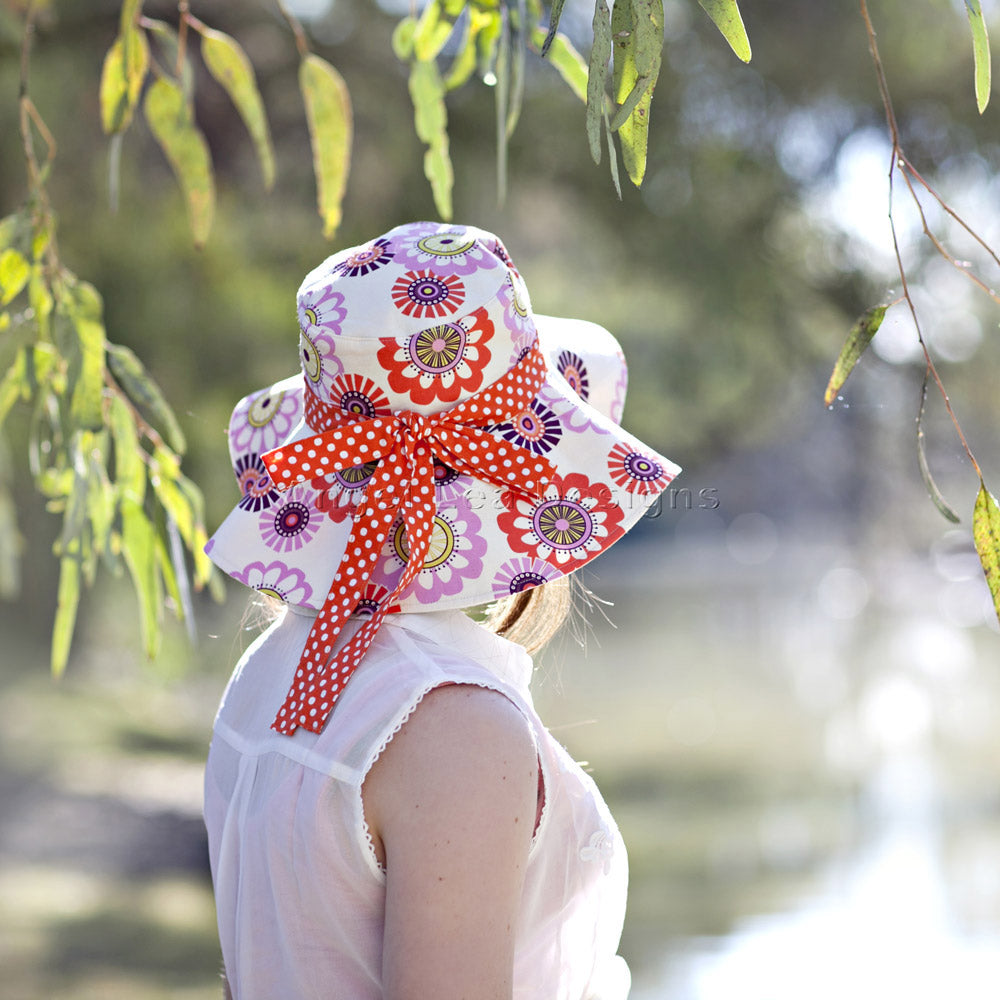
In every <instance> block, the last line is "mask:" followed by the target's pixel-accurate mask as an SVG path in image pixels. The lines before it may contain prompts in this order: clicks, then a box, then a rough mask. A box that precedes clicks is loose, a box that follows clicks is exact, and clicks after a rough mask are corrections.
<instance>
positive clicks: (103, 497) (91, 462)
mask: <svg viewBox="0 0 1000 1000" xmlns="http://www.w3.org/2000/svg"><path fill="white" fill-rule="evenodd" d="M91 438H92V441H91V443H90V446H89V447H87V448H86V449H85V455H86V459H87V471H88V476H89V480H90V489H89V490H88V492H87V517H88V519H89V520H90V528H91V532H92V534H93V546H94V550H95V551H96V552H99V553H102V554H103V553H105V551H106V549H107V547H108V541H109V539H110V537H111V526H112V524H113V523H114V519H115V489H114V487H113V486H112V485H111V480H110V479H108V471H107V456H106V451H107V433H106V432H105V433H101V434H94V435H91Z"/></svg>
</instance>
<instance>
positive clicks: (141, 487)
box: [108, 396, 146, 505]
mask: <svg viewBox="0 0 1000 1000" xmlns="http://www.w3.org/2000/svg"><path fill="white" fill-rule="evenodd" d="M108 426H109V427H110V429H111V438H112V440H113V441H114V445H115V492H116V494H117V495H118V497H119V498H120V499H121V500H122V501H123V502H124V501H125V500H128V501H130V502H132V503H137V504H140V505H141V504H142V501H143V498H144V497H145V496H146V466H145V463H144V462H143V451H142V448H140V446H139V435H138V433H137V432H136V428H135V422H134V420H133V419H132V412H131V411H130V410H129V408H128V404H127V403H125V401H124V400H123V399H121V398H120V397H118V396H113V397H112V399H111V405H110V406H109V407H108Z"/></svg>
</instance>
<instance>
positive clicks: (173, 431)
mask: <svg viewBox="0 0 1000 1000" xmlns="http://www.w3.org/2000/svg"><path fill="white" fill-rule="evenodd" d="M107 350H108V367H110V369H111V373H112V374H113V375H114V377H115V379H116V380H117V381H118V384H119V385H120V386H121V387H122V388H123V389H124V390H125V392H126V393H128V397H129V399H131V400H132V402H133V403H135V405H136V406H137V407H138V408H139V409H140V410H142V411H143V412H144V413H145V414H146V415H147V416H148V417H149V418H150V420H151V421H152V422H153V424H155V425H156V427H157V428H158V429H159V430H160V431H162V432H163V435H164V436H165V437H166V439H167V443H168V444H169V445H170V447H171V448H173V449H174V451H176V452H178V453H180V454H183V453H184V451H186V450H187V443H186V441H185V440H184V432H183V431H182V430H181V426H180V424H179V423H178V422H177V417H176V416H175V415H174V411H173V409H172V408H171V406H170V404H169V403H168V402H167V399H166V397H165V396H164V395H163V390H162V389H160V387H159V385H157V383H156V381H155V380H154V379H153V377H152V375H150V374H149V372H148V371H147V370H146V367H145V365H143V363H142V362H141V361H140V360H139V358H138V357H136V355H135V353H134V352H133V351H131V350H130V349H129V348H127V347H125V346H123V345H122V344H108V345H107Z"/></svg>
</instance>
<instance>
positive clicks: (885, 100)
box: [859, 0, 996, 479]
mask: <svg viewBox="0 0 1000 1000" xmlns="http://www.w3.org/2000/svg"><path fill="white" fill-rule="evenodd" d="M859 4H860V6H861V17H862V19H863V20H864V23H865V30H866V31H867V33H868V49H869V51H870V52H871V57H872V62H873V64H874V66H875V76H876V78H877V80H878V89H879V94H880V96H881V98H882V107H883V108H884V110H885V117H886V122H887V124H888V127H889V135H890V138H891V139H892V162H891V163H890V164H889V228H890V231H891V232H892V247H893V252H894V254H895V257H896V267H897V270H898V271H899V278H900V281H901V282H902V287H903V296H902V297H903V298H904V299H905V300H906V304H907V306H908V308H909V310H910V316H911V317H912V319H913V326H914V329H915V330H916V333H917V341H918V342H919V344H920V349H921V351H922V352H923V355H924V362H925V364H926V366H927V372H926V374H928V375H930V377H931V378H932V379H933V380H934V384H935V386H937V390H938V392H939V393H940V395H941V398H942V400H943V401H944V406H945V410H946V411H947V413H948V417H949V418H950V420H951V423H952V426H953V427H954V428H955V433H956V435H957V436H958V439H959V441H960V442H961V444H962V449H963V450H964V451H965V454H966V456H967V457H968V459H969V462H970V463H971V464H972V467H973V468H974V469H975V470H976V473H977V475H978V476H979V478H980V479H982V475H983V474H982V471H981V469H980V468H979V463H978V462H977V461H976V458H975V456H974V455H973V454H972V449H971V448H970V447H969V443H968V441H967V440H966V437H965V433H964V431H963V430H962V426H961V424H960V423H959V422H958V417H957V416H956V415H955V411H954V409H953V408H952V405H951V400H950V399H949V398H948V393H947V392H946V391H945V387H944V382H943V381H942V380H941V376H940V374H939V373H938V370H937V367H936V366H935V364H934V359H933V358H932V357H931V353H930V350H929V349H928V347H927V342H926V341H925V340H924V335H923V332H922V331H921V328H920V319H919V317H918V316H917V308H916V305H915V304H914V302H913V297H912V296H911V295H910V287H909V281H908V280H907V276H906V267H905V265H904V264H903V256H902V253H901V251H900V248H899V238H898V235H897V232H896V223H895V220H894V218H893V194H894V189H893V176H894V175H895V172H896V170H897V169H899V170H900V172H901V173H902V175H903V178H904V180H905V181H906V184H907V187H908V189H909V191H910V194H911V195H912V196H913V200H914V201H915V202H916V204H917V208H918V210H919V211H920V216H921V219H922V220H923V221H924V231H925V232H926V233H927V234H928V236H930V232H929V228H928V227H927V224H926V220H925V219H924V215H923V209H922V207H921V205H920V200H919V199H918V198H917V197H916V192H914V190H913V186H912V184H911V183H910V179H909V175H908V173H907V170H906V167H907V164H908V162H909V161H908V160H907V158H906V156H905V155H904V153H903V149H902V145H901V143H900V138H899V124H898V122H897V120H896V112H895V111H894V109H893V106H892V98H891V97H890V95H889V85H888V83H887V81H886V77H885V68H884V67H883V65H882V57H881V56H880V55H879V50H878V41H877V39H876V37H875V27H874V25H873V24H872V20H871V17H870V16H869V13H868V4H867V2H866V0H859ZM914 173H916V172H915V171H914ZM917 176H918V177H919V175H917ZM920 181H921V183H925V182H923V178H920ZM925 186H926V187H927V188H928V190H931V189H930V186H929V185H926V183H925ZM931 193H932V194H934V192H933V191H931ZM934 196H935V197H937V196H936V195H934ZM939 200H940V199H939ZM951 214H953V215H954V213H951ZM956 218H957V216H956ZM966 228H968V227H966ZM970 232H971V230H970ZM932 241H933V242H934V243H935V245H936V246H940V244H939V242H938V241H937V240H935V239H934V238H933V237H932ZM941 250H942V252H943V253H944V255H945V257H946V259H948V260H952V262H953V263H955V261H954V259H953V258H952V257H951V256H950V255H949V254H948V253H947V251H944V248H943V247H941ZM994 259H996V255H994ZM987 291H988V290H987Z"/></svg>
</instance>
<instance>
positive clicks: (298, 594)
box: [232, 559, 313, 604]
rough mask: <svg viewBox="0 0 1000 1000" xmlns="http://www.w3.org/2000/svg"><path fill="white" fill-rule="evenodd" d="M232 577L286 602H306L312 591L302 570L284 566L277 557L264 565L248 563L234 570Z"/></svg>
mask: <svg viewBox="0 0 1000 1000" xmlns="http://www.w3.org/2000/svg"><path fill="white" fill-rule="evenodd" d="M232 577H233V579H234V580H239V581H240V583H242V584H245V585H246V586H248V587H252V588H253V589H254V590H259V591H261V593H264V594H269V595H270V596H272V597H277V598H278V599H279V600H281V601H286V602H287V603H288V604H306V602H307V601H308V600H309V599H310V598H311V597H312V593H313V591H312V587H310V586H309V584H308V583H306V575H305V573H304V572H303V571H302V570H300V569H296V568H295V567H294V566H286V565H285V564H284V563H283V562H281V561H279V560H277V559H276V560H275V561H274V562H270V563H267V564H266V565H265V564H264V563H263V562H260V561H258V562H252V563H249V564H248V565H247V566H244V567H243V569H242V570H240V571H239V572H234V573H233V574H232Z"/></svg>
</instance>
